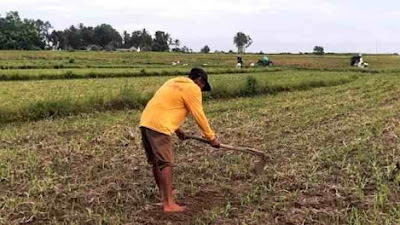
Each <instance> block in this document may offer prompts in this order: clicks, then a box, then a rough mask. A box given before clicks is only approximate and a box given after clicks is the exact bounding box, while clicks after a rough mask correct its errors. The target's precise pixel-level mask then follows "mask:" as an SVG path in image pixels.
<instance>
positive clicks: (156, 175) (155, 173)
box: [153, 165, 161, 192]
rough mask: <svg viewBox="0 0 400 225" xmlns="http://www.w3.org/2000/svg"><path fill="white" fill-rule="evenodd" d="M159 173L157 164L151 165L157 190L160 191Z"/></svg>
mask: <svg viewBox="0 0 400 225" xmlns="http://www.w3.org/2000/svg"><path fill="white" fill-rule="evenodd" d="M160 173H161V171H160V169H158V168H157V166H155V165H153V175H154V179H155V180H156V184H157V187H158V190H160V192H161V189H160V176H161V175H160Z"/></svg>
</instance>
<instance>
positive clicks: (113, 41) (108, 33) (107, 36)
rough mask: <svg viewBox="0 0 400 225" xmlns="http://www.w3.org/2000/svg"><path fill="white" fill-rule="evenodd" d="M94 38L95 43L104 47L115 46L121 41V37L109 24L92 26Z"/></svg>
mask: <svg viewBox="0 0 400 225" xmlns="http://www.w3.org/2000/svg"><path fill="white" fill-rule="evenodd" d="M94 39H95V43H94V44H97V45H100V46H102V47H103V48H104V47H106V46H107V47H108V48H109V47H113V48H115V47H117V46H120V45H121V43H122V37H121V35H120V34H119V33H118V31H117V30H115V29H114V28H113V27H112V26H111V25H108V24H104V23H103V24H101V25H98V26H96V27H95V28H94Z"/></svg>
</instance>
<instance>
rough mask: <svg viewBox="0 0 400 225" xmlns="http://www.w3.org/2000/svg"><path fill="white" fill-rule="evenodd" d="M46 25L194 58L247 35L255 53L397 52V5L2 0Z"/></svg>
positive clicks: (317, 0)
mask: <svg viewBox="0 0 400 225" xmlns="http://www.w3.org/2000/svg"><path fill="white" fill-rule="evenodd" d="M11 10H13V11H18V12H19V13H20V16H21V17H23V18H31V19H42V20H48V21H49V22H50V23H51V24H52V25H53V27H54V28H55V29H65V28H67V27H69V26H70V25H72V24H74V25H76V24H78V23H83V24H85V25H90V26H95V25H98V24H101V23H108V24H111V25H112V26H113V27H115V28H116V29H117V30H118V31H120V32H121V33H122V31H123V30H128V31H129V32H132V31H133V30H138V29H142V28H146V29H148V30H149V31H151V33H154V32H155V31H156V30H163V31H167V32H169V33H170V34H171V35H172V37H173V38H177V39H179V40H180V41H181V45H186V46H188V47H189V48H192V49H193V50H195V51H199V50H200V48H201V47H203V46H204V45H206V44H207V45H209V46H210V48H211V50H212V51H214V50H224V51H227V50H229V49H235V47H234V45H233V36H234V35H235V33H237V32H238V31H242V32H244V33H246V34H248V35H250V36H251V38H252V39H253V44H252V45H251V46H250V47H249V49H248V51H252V52H259V51H263V52H294V53H296V52H305V51H312V49H313V47H314V46H315V45H321V46H324V47H325V51H326V52H370V53H375V52H376V51H378V52H380V53H384V52H385V53H394V52H400V25H399V24H400V1H399V0H380V1H365V0H195V1H194V0H147V1H146V0H139V1H137V0H62V1H61V0H0V14H1V15H2V16H4V15H5V12H7V11H11Z"/></svg>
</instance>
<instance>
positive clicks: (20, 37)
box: [0, 11, 51, 50]
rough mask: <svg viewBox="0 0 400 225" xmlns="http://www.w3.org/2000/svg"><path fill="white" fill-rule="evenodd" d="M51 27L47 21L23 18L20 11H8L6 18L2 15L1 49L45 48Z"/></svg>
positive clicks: (0, 18)
mask: <svg viewBox="0 0 400 225" xmlns="http://www.w3.org/2000/svg"><path fill="white" fill-rule="evenodd" d="M50 28H51V25H50V23H49V22H47V21H41V20H31V19H24V20H22V19H21V18H20V16H19V14H18V12H15V11H11V12H7V13H6V16H5V17H4V18H2V17H0V49H15V50H18V49H25V50H34V49H44V48H45V47H46V45H47V43H48V38H49V29H50Z"/></svg>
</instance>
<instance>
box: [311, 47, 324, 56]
mask: <svg viewBox="0 0 400 225" xmlns="http://www.w3.org/2000/svg"><path fill="white" fill-rule="evenodd" d="M324 53H325V52H324V47H322V46H315V47H314V54H316V55H323V54H324Z"/></svg>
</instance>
